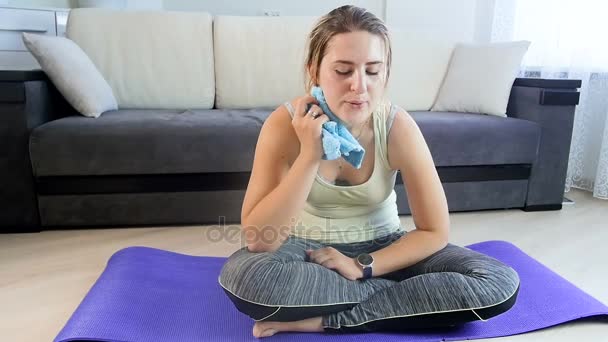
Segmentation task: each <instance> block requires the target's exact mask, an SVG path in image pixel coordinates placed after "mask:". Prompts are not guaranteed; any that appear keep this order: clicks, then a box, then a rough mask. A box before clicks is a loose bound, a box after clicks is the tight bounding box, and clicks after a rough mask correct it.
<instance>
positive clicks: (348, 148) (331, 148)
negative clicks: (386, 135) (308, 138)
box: [309, 87, 365, 169]
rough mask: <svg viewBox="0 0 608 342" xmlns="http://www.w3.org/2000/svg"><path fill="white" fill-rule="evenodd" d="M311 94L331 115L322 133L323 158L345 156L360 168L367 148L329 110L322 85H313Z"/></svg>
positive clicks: (326, 112) (345, 158)
mask: <svg viewBox="0 0 608 342" xmlns="http://www.w3.org/2000/svg"><path fill="white" fill-rule="evenodd" d="M310 94H311V95H312V96H313V97H314V98H315V99H317V101H318V102H319V107H321V109H322V110H323V112H324V113H325V115H327V116H328V117H329V121H327V122H326V123H324V124H323V130H322V134H321V139H322V141H323V152H324V153H323V157H322V158H323V159H325V160H335V159H338V158H340V157H343V158H344V160H346V161H347V162H348V163H350V164H351V165H352V166H354V167H355V168H356V169H359V168H360V167H361V163H362V162H363V157H364V156H365V149H364V148H363V147H362V146H361V144H359V142H358V141H357V139H355V138H354V137H353V135H352V134H351V133H350V132H349V131H348V129H347V128H346V126H344V124H343V123H342V121H341V120H340V119H339V118H338V117H337V116H336V115H335V114H334V113H332V112H331V110H329V106H328V105H327V102H326V101H325V96H324V95H323V90H321V88H320V87H313V88H312V89H311V91H310ZM309 107H310V105H309Z"/></svg>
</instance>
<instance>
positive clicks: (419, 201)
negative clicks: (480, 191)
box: [371, 111, 450, 276]
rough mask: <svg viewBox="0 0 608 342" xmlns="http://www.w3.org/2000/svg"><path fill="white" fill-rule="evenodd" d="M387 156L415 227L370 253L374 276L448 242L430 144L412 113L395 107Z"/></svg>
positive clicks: (445, 207) (443, 202) (446, 215)
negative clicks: (398, 175) (398, 173)
mask: <svg viewBox="0 0 608 342" xmlns="http://www.w3.org/2000/svg"><path fill="white" fill-rule="evenodd" d="M388 159H389V164H390V166H391V167H392V168H393V169H398V170H401V177H402V178H403V184H404V186H405V191H406V192H407V197H408V202H409V205H410V209H411V212H412V216H413V218H414V224H415V226H416V229H415V230H413V231H412V232H409V233H407V234H405V235H404V236H403V237H402V238H401V239H399V240H397V241H395V242H394V243H393V244H391V245H390V246H388V247H385V248H383V249H381V250H378V251H376V252H374V253H371V254H372V256H373V257H374V268H373V276H379V275H382V274H386V273H390V272H393V271H396V270H399V269H402V268H406V267H408V266H411V265H413V264H415V263H417V262H419V261H421V260H423V259H424V258H426V257H428V256H430V255H431V254H433V253H435V252H437V251H439V250H441V249H443V248H444V247H445V246H446V245H447V243H448V235H449V229H450V219H449V213H448V205H447V200H446V198H445V193H444V191H443V187H442V185H441V181H440V180H439V176H438V175H437V170H436V169H435V164H434V163H433V158H432V156H431V153H430V151H429V148H428V146H427V144H426V142H425V140H424V137H423V136H422V133H421V132H420V129H419V128H418V125H417V124H416V122H415V121H414V119H412V117H411V116H410V115H409V114H408V113H407V112H405V111H398V112H397V113H396V114H395V119H394V121H393V125H392V128H391V131H390V134H389V137H388Z"/></svg>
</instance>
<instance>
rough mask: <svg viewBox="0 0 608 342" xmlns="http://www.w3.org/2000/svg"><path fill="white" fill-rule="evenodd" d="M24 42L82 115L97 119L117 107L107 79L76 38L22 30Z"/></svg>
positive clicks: (60, 90)
mask: <svg viewBox="0 0 608 342" xmlns="http://www.w3.org/2000/svg"><path fill="white" fill-rule="evenodd" d="M23 42H24V43H25V46H27V48H28V50H30V52H31V53H32V55H34V57H35V58H36V60H37V61H38V63H39V64H40V66H41V67H42V70H44V72H45V73H46V74H47V75H48V77H49V79H50V80H51V81H52V82H53V84H54V85H55V86H56V87H57V90H59V92H60V93H61V94H62V95H63V97H65V99H66V100H67V101H68V102H69V103H70V104H71V105H72V107H74V109H76V110H77V111H78V112H79V113H80V114H82V115H84V116H87V117H92V118H97V117H99V116H100V115H101V114H102V113H103V112H105V111H108V110H113V109H117V108H118V105H117V104H116V99H115V98H114V95H113V93H112V89H111V88H110V86H109V85H108V82H106V80H105V79H104V78H103V76H101V74H100V73H99V71H98V70H97V68H96V67H95V65H94V64H93V62H91V60H90V59H89V57H88V56H87V55H86V54H85V53H84V52H83V51H82V49H80V47H78V45H76V43H74V42H73V41H71V40H69V39H67V38H64V37H56V36H43V35H37V34H30V33H23Z"/></svg>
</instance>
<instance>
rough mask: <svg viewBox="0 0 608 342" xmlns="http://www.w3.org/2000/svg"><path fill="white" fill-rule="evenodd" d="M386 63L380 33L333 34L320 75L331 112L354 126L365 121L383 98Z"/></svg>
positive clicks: (320, 82) (320, 83)
mask: <svg viewBox="0 0 608 342" xmlns="http://www.w3.org/2000/svg"><path fill="white" fill-rule="evenodd" d="M385 67H386V62H385V53H384V41H383V40H382V38H380V37H379V36H377V35H374V34H371V33H369V32H366V31H356V32H349V33H341V34H337V35H335V36H333V37H332V38H331V40H330V41H329V43H328V45H327V49H326V54H325V56H324V57H323V59H322V61H321V66H320V69H319V79H318V84H319V86H320V87H321V89H323V93H324V95H325V99H326V100H327V103H328V105H329V107H330V108H331V110H332V112H333V113H334V114H336V115H337V116H338V117H339V118H340V119H342V120H343V121H344V122H345V123H346V124H347V125H349V126H351V127H356V126H357V125H359V124H362V123H364V122H365V121H366V120H367V118H368V117H369V115H370V113H371V112H372V111H373V110H374V109H375V108H376V106H377V105H378V104H379V102H380V100H381V98H382V95H383V92H384V75H385V74H386V73H385Z"/></svg>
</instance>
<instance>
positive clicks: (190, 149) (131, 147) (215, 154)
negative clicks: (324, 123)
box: [30, 109, 272, 176]
mask: <svg viewBox="0 0 608 342" xmlns="http://www.w3.org/2000/svg"><path fill="white" fill-rule="evenodd" d="M271 112H272V110H270V109H268V110H264V109H257V110H188V111H175V110H117V111H109V112H106V113H104V114H103V115H102V116H100V117H99V118H97V119H90V118H85V117H82V116H69V117H65V118H62V119H59V120H55V121H51V122H49V123H46V124H44V125H42V126H39V127H37V128H36V129H34V130H33V131H32V134H31V137H30V155H31V160H32V166H33V170H34V174H35V175H36V176H58V175H133V174H167V173H198V172H243V171H250V170H251V166H252V164H253V155H254V151H255V144H256V142H257V138H258V135H259V132H260V129H261V127H262V124H263V122H264V120H265V119H266V118H267V117H268V116H269V115H270V113H271Z"/></svg>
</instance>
